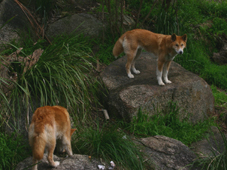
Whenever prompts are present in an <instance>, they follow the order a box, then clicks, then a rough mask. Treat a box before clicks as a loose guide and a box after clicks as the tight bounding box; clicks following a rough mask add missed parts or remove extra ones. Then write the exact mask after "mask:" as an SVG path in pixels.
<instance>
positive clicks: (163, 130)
mask: <svg viewBox="0 0 227 170" xmlns="http://www.w3.org/2000/svg"><path fill="white" fill-rule="evenodd" d="M178 114H179V108H178V107H177V105H176V103H172V102H170V103H169V109H168V112H166V113H165V115H163V114H157V115H154V116H152V117H149V116H148V115H147V114H143V113H142V112H141V110H140V111H139V112H138V116H137V117H134V119H133V121H132V122H131V123H129V124H127V125H126V126H127V127H128V128H127V129H128V130H129V131H130V133H132V134H134V135H135V136H138V137H147V136H155V135H163V136H167V137H170V138H173V139H177V140H179V141H181V142H182V143H184V144H185V145H190V144H191V143H193V142H195V141H198V140H200V139H202V137H203V134H204V133H205V132H206V131H207V130H208V129H209V127H210V126H212V125H214V123H213V122H212V121H211V120H205V121H204V122H198V123H197V124H192V123H189V122H188V121H187V120H186V119H184V120H182V121H180V120H179V118H178Z"/></svg>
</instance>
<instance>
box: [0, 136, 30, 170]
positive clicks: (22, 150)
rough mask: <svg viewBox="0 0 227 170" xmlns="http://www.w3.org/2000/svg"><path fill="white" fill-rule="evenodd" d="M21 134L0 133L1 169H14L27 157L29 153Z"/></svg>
mask: <svg viewBox="0 0 227 170" xmlns="http://www.w3.org/2000/svg"><path fill="white" fill-rule="evenodd" d="M26 147H27V146H25V145H24V144H23V140H22V137H21V136H18V135H16V133H12V134H11V135H10V136H9V135H5V134H3V133H0V169H4V170H12V169H14V168H15V167H16V165H17V164H18V163H19V162H20V161H22V160H23V159H25V158H26V157H27V156H28V155H29V153H28V151H27V150H26V149H27V148H26Z"/></svg>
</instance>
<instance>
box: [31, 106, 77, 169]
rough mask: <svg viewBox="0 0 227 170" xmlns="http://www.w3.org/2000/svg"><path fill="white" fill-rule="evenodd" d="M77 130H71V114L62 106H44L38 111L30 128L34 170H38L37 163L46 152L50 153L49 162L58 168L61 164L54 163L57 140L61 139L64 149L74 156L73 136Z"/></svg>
mask: <svg viewBox="0 0 227 170" xmlns="http://www.w3.org/2000/svg"><path fill="white" fill-rule="evenodd" d="M75 130H76V129H71V123H70V119H69V113H68V112H67V110H66V109H65V108H63V107H61V106H44V107H40V108H38V109H36V111H35V113H34V114H33V116H32V122H31V124H30V126H29V132H28V136H29V144H30V145H31V147H32V153H33V163H34V164H35V165H34V166H33V167H32V169H33V170H37V163H38V161H39V160H41V159H42V158H43V154H44V150H45V149H47V152H48V157H47V159H48V162H49V163H50V165H51V166H53V167H56V166H58V165H59V164H60V163H59V162H57V161H56V162H54V160H53V152H54V149H55V146H56V140H57V139H60V140H61V144H62V147H63V148H62V149H65V150H66V152H67V154H68V155H72V154H73V153H72V148H71V135H72V134H73V132H74V131H75Z"/></svg>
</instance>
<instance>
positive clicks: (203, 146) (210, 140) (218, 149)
mask: <svg viewBox="0 0 227 170" xmlns="http://www.w3.org/2000/svg"><path fill="white" fill-rule="evenodd" d="M222 135H223V136H222ZM222 135H221V133H220V131H219V130H218V128H217V127H212V128H211V131H210V132H209V134H207V136H208V137H207V139H203V140H201V141H198V142H195V143H193V144H191V146H190V148H191V149H192V151H194V152H195V153H196V154H197V155H198V156H199V157H200V158H208V157H212V156H217V155H219V154H221V153H223V151H225V149H226V146H225V145H226V144H225V143H226V142H225V141H224V138H225V140H226V139H227V135H226V134H222Z"/></svg>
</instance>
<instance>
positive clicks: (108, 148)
mask: <svg viewBox="0 0 227 170" xmlns="http://www.w3.org/2000/svg"><path fill="white" fill-rule="evenodd" d="M21 2H22V3H24V5H25V6H27V7H28V8H29V9H30V10H31V11H33V15H34V16H35V17H36V18H42V20H41V21H40V24H41V25H44V27H46V26H47V23H48V20H50V19H51V16H52V14H53V12H54V13H63V12H65V11H67V14H66V15H70V14H72V13H75V12H77V11H75V8H72V7H71V6H72V5H70V4H71V3H73V2H74V1H68V0H63V1H52V0H37V1H34V2H30V1H26V0H22V1H21ZM91 3H93V4H96V6H95V8H93V9H92V10H88V11H87V12H88V13H90V14H95V15H96V16H98V17H99V19H100V20H102V21H103V22H106V23H108V24H109V29H107V30H108V31H107V32H106V33H105V34H104V36H103V37H101V38H100V39H99V40H97V39H93V40H92V41H91V40H90V39H89V38H85V37H84V36H83V35H78V36H67V35H62V36H59V37H56V39H55V40H54V41H52V42H51V44H49V42H48V41H47V40H46V39H38V40H34V39H33V38H32V37H31V36H30V35H29V34H28V35H26V36H25V37H26V38H23V37H22V38H21V41H19V42H11V44H10V48H7V49H6V50H4V51H2V52H1V53H0V56H1V58H2V60H1V61H2V63H1V65H2V66H5V67H7V68H8V69H9V70H10V72H11V73H16V74H17V78H16V80H14V81H12V80H9V79H6V78H4V77H0V85H1V87H2V88H1V90H0V96H1V98H0V100H1V111H0V112H1V113H0V130H1V134H0V169H10V170H11V169H14V168H15V166H16V165H17V163H18V162H20V161H21V160H23V159H24V158H26V157H27V156H29V155H31V151H30V148H29V147H28V146H25V145H24V144H23V140H24V139H23V138H22V137H21V136H20V134H19V133H17V129H16V128H15V132H14V133H12V134H11V135H9V134H6V133H4V132H5V131H4V130H5V128H7V127H6V126H5V124H6V123H7V122H8V120H9V117H15V116H16V115H17V114H18V113H20V112H24V111H27V110H24V107H23V106H25V108H27V107H28V106H29V107H32V106H33V105H34V101H36V102H38V103H40V105H41V106H42V105H55V104H59V105H61V106H64V107H67V108H68V110H69V112H70V113H71V116H72V119H73V122H74V124H75V126H76V128H77V129H78V131H77V133H76V135H75V136H74V138H73V141H72V143H73V149H74V152H75V153H81V154H87V155H91V156H94V157H102V158H103V159H105V160H113V161H114V162H115V163H116V164H117V165H119V166H120V167H121V168H125V169H145V168H146V166H147V165H146V164H144V163H143V157H142V156H143V155H142V153H140V152H139V150H138V148H136V147H135V144H134V143H133V142H130V141H129V140H125V139H124V138H123V137H124V136H127V138H132V137H146V136H153V135H165V136H168V137H171V138H174V139H177V140H180V141H182V142H183V143H184V144H186V145H188V146H190V144H191V143H193V142H195V141H197V140H200V139H201V138H203V137H205V132H207V131H208V130H209V128H210V127H211V126H218V127H220V128H221V129H222V131H224V130H225V126H226V125H225V123H223V122H225V121H226V120H227V117H226V103H227V96H226V90H227V77H226V75H227V74H226V73H227V68H226V67H227V66H226V65H217V64H216V63H214V62H213V61H212V60H211V56H212V55H213V52H218V51H220V49H221V48H222V45H223V42H222V39H223V37H225V36H226V35H227V2H226V1H224V0H217V1H212V0H200V1H198V0H183V1H179V0H163V1H158V0H152V1H151V0H125V1H120V0H105V1H104V0H93V1H91ZM97 4H98V5H97ZM123 15H128V16H130V17H132V18H134V20H135V22H136V24H135V28H145V29H149V30H151V31H153V32H156V33H163V34H172V33H177V34H178V35H182V34H187V35H188V42H187V48H186V50H185V53H184V54H183V56H177V57H176V59H175V61H176V62H178V63H179V64H180V65H182V66H183V67H184V68H185V69H187V70H189V71H192V72H194V73H195V74H198V75H199V76H200V77H202V78H204V79H205V80H206V81H207V82H208V83H209V84H210V85H211V88H212V91H213V94H214V97H215V105H216V109H218V110H219V112H216V113H217V114H216V115H213V116H211V117H210V119H208V120H206V121H204V122H199V123H198V124H196V125H194V126H193V125H192V124H190V123H188V122H187V121H186V120H185V121H182V122H180V121H179V119H178V116H177V115H178V109H179V108H178V107H177V103H173V102H171V101H170V103H169V110H168V111H167V112H166V113H164V114H161V113H160V114H158V115H157V116H154V117H148V116H147V115H146V113H142V112H139V113H138V117H137V118H135V119H134V120H133V121H132V122H131V123H125V122H124V121H122V120H118V119H117V118H115V119H112V120H111V121H110V122H105V120H104V118H103V115H102V112H101V111H100V110H101V109H102V106H101V104H100V100H99V96H100V93H101V91H100V90H99V89H102V84H101V82H100V81H99V80H98V78H97V77H98V72H97V70H96V65H97V61H99V62H98V64H99V65H102V66H106V65H109V64H110V63H111V62H112V61H114V60H115V59H114V57H113V56H112V49H113V45H114V43H115V42H116V40H117V38H118V37H119V36H120V35H121V34H122V33H123V32H124V30H125V28H124V25H123ZM209 23H211V24H209ZM34 43H35V45H34ZM94 46H98V47H99V48H98V49H99V50H98V51H96V53H93V51H92V49H93V47H94ZM19 47H23V50H22V51H21V53H22V55H23V57H26V56H28V55H30V54H32V53H33V52H34V51H35V50H36V49H39V48H41V49H43V50H44V51H43V53H42V55H41V56H40V58H39V60H38V62H37V63H35V64H34V65H33V66H32V67H31V68H30V69H27V70H26V72H24V68H25V67H26V65H25V63H23V62H18V61H15V62H13V63H12V64H11V65H4V61H5V59H6V58H5V57H6V56H9V55H10V54H12V53H13V52H15V51H16V50H18V49H19ZM9 85H10V87H11V88H10V90H9V93H7V94H6V93H5V91H4V89H5V88H9ZM176 131H177V132H178V133H174V132H176ZM223 138H224V136H223ZM106 141H108V142H106ZM225 146H227V142H226V140H225ZM226 148H227V147H226ZM136 155H137V156H136ZM214 157H215V158H217V159H208V160H200V163H201V164H203V165H204V168H207V167H208V169H212V168H213V169H215V168H216V169H218V168H220V167H221V168H223V167H225V168H226V160H227V159H226V151H225V152H224V153H222V154H220V155H214Z"/></svg>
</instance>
